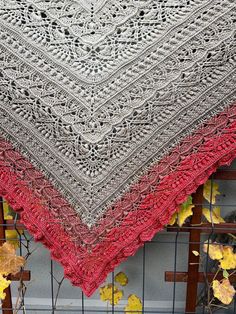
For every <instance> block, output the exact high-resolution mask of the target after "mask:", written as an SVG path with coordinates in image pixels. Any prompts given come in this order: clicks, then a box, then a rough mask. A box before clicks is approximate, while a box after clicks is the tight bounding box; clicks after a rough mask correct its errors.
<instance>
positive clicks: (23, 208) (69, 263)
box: [0, 105, 236, 296]
mask: <svg viewBox="0 0 236 314" xmlns="http://www.w3.org/2000/svg"><path fill="white" fill-rule="evenodd" d="M199 132H200V133H199ZM199 134H201V136H202V139H201V140H202V144H201V145H199V146H198V149H197V150H196V151H194V152H192V153H189V154H187V155H186V151H185V150H183V151H181V149H182V147H181V146H179V147H177V148H175V149H174V150H173V151H172V152H171V153H170V155H171V154H172V155H173V156H175V154H176V155H178V156H177V157H176V158H177V160H180V162H179V163H178V167H177V168H175V170H173V171H169V172H168V173H167V174H166V175H165V176H163V177H162V178H161V180H160V181H159V182H158V185H157V186H156V189H155V190H154V191H153V192H152V193H148V194H147V195H145V194H144V195H145V197H144V198H143V199H142V202H140V204H139V206H137V207H136V208H135V210H133V211H130V212H128V213H127V214H126V215H123V220H122V223H121V224H120V225H119V226H118V227H114V226H113V227H111V228H110V230H109V231H106V233H105V234H104V235H103V241H100V242H99V243H98V244H96V245H93V246H92V250H91V246H90V251H87V250H86V247H85V246H83V245H81V243H76V242H75V241H73V239H72V237H71V235H70V234H68V233H66V232H65V229H64V228H63V221H62V220H60V217H59V216H58V217H56V216H55V213H53V212H52V211H51V208H49V207H47V206H46V205H45V203H44V195H43V192H41V193H42V195H41V194H40V191H38V190H37V193H36V191H35V190H34V189H31V188H30V185H31V184H30V182H29V181H28V180H24V176H22V174H21V173H18V172H17V163H18V162H19V160H20V162H22V160H24V158H21V159H19V153H18V152H17V153H16V155H15V156H16V157H15V156H14V150H13V148H11V145H10V144H9V143H6V142H5V141H4V140H2V142H1V141H0V142H1V143H2V146H0V148H1V147H3V146H4V145H5V146H6V147H7V149H6V151H7V152H10V153H11V154H10V158H9V156H7V153H6V154H4V149H2V152H1V150H0V153H1V155H0V195H2V196H3V197H4V198H5V199H6V200H7V201H8V202H9V204H10V205H11V206H12V207H13V209H14V210H16V211H17V212H20V213H21V221H22V223H23V224H24V225H25V226H26V228H27V229H28V230H29V232H30V233H31V234H32V235H33V236H34V238H35V240H36V241H40V242H42V243H43V244H44V245H45V246H46V247H47V248H48V249H50V251H51V256H52V258H53V259H54V260H56V261H58V262H60V263H61V264H62V266H63V267H64V272H65V277H66V278H68V279H70V280H71V282H72V283H73V284H74V285H76V286H80V287H81V288H82V289H83V291H84V292H85V294H86V295H87V296H90V295H91V294H92V293H93V292H94V291H95V290H96V289H97V287H98V286H99V285H100V284H101V283H102V282H103V281H104V280H105V278H106V276H107V274H108V273H109V272H111V271H113V270H114V268H115V267H116V266H117V265H119V264H120V263H121V262H122V261H124V260H125V259H127V257H128V256H131V255H133V254H135V252H136V251H137V250H138V248H139V247H141V246H142V245H143V244H144V242H145V241H149V240H151V239H152V237H153V236H154V235H155V234H156V232H158V231H159V230H161V229H163V227H164V226H165V225H166V224H167V223H168V222H169V220H170V218H171V216H172V214H173V213H174V212H175V211H176V210H177V209H178V206H179V205H180V204H181V203H183V202H184V201H185V200H186V198H187V197H188V195H190V194H191V193H193V192H195V191H196V189H197V188H198V186H199V185H201V184H203V183H205V181H207V179H208V177H209V176H210V175H211V174H212V173H213V172H214V171H216V169H217V168H218V167H219V166H222V165H229V164H230V163H231V162H232V160H233V159H234V158H235V157H236V105H233V106H231V107H230V108H228V109H227V110H225V111H224V112H223V113H221V114H220V115H217V117H214V118H213V119H210V120H209V121H208V123H206V124H205V125H204V126H203V127H202V128H200V131H197V132H195V133H194V134H193V135H192V137H190V138H189V140H188V141H189V142H193V143H194V139H195V138H197V137H198V136H199ZM0 140H1V139H0ZM188 141H187V142H188ZM183 142H184V141H183ZM4 143H5V144H4ZM183 146H184V145H183ZM184 147H185V146H184ZM186 147H187V146H186ZM193 147H194V146H193ZM179 148H181V149H179ZM12 152H13V153H12ZM170 155H168V156H166V157H164V158H163V160H162V161H161V162H163V163H166V164H168V160H169V156H170ZM6 156H7V157H6ZM14 158H15V160H14ZM9 160H11V162H9ZM161 162H160V163H161ZM26 163H28V161H26ZM160 163H158V165H159V164H160ZM13 164H14V165H15V167H13V166H12V165H13ZM158 165H156V166H155V167H153V169H154V170H151V171H150V174H151V173H152V171H153V173H156V172H157V173H158ZM147 177H148V175H146V176H144V177H143V178H141V179H140V181H139V183H138V184H137V185H135V186H134V187H132V189H131V191H129V192H128V193H127V194H126V195H125V196H124V199H123V200H121V201H120V202H117V204H116V205H115V208H116V209H117V210H119V209H120V207H122V206H123V205H124V204H126V203H127V199H129V196H131V193H132V190H133V191H139V189H138V186H140V185H141V186H145V182H146V181H148V180H149V179H150V178H148V179H147ZM49 185H50V184H49ZM147 185H148V184H147ZM144 190H145V189H144ZM139 193H140V192H139ZM52 201H54V200H52ZM55 201H56V198H55ZM59 203H60V202H59ZM130 204H132V198H131V199H130ZM63 205H64V204H63ZM72 219H73V217H72ZM71 222H72V220H71ZM67 223H68V222H67ZM92 232H93V231H92V230H91V234H92ZM86 233H88V230H86V231H85V234H86ZM81 238H82V235H81Z"/></svg>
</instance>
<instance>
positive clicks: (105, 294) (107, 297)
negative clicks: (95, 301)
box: [100, 284, 123, 305]
mask: <svg viewBox="0 0 236 314" xmlns="http://www.w3.org/2000/svg"><path fill="white" fill-rule="evenodd" d="M112 286H113V285H112V284H108V285H106V286H103V287H101V288H100V299H101V300H102V301H109V302H110V304H111V305H112V301H114V305H116V304H118V303H119V301H120V299H121V298H122V297H123V291H122V290H119V288H118V287H117V286H113V289H112ZM112 292H113V293H114V297H113V298H112ZM112 299H113V300H112Z"/></svg>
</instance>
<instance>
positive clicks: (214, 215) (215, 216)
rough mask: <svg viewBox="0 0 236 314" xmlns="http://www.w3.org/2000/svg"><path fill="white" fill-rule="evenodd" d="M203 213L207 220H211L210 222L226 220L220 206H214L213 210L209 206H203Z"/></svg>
mask: <svg viewBox="0 0 236 314" xmlns="http://www.w3.org/2000/svg"><path fill="white" fill-rule="evenodd" d="M202 213H203V215H204V217H205V218H206V219H207V221H209V222H210V223H214V224H219V223H221V222H225V221H224V219H223V218H222V217H221V215H220V207H214V208H213V209H212V210H209V209H208V208H203V209H202Z"/></svg>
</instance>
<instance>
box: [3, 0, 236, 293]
mask: <svg viewBox="0 0 236 314" xmlns="http://www.w3.org/2000/svg"><path fill="white" fill-rule="evenodd" d="M234 2H235V1H234V0H214V1H210V0H158V1H156V0H155V1H154V0H145V1H144V0H141V1H140V0H126V1H121V0H111V1H106V0H90V1H85V0H73V1H70V0H66V1H61V0H0V109H1V115H0V138H1V144H0V149H1V153H2V155H1V158H2V159H1V162H2V163H1V164H0V169H1V171H2V172H1V175H2V182H4V184H3V183H1V182H0V185H2V194H4V195H5V196H6V197H8V198H9V200H10V202H11V203H13V205H15V208H16V210H17V209H19V210H20V211H22V219H23V221H24V223H25V224H26V225H27V227H28V228H29V230H30V231H31V232H32V233H33V234H35V236H36V238H37V239H41V240H42V241H43V242H44V243H45V245H47V246H48V247H50V248H51V249H52V254H53V256H54V257H56V258H57V259H58V260H60V261H61V262H62V264H63V266H64V267H65V272H66V275H67V276H69V277H70V278H71V280H72V282H73V283H74V284H76V285H80V286H82V287H83V289H84V291H85V292H86V293H87V294H88V295H90V294H91V293H92V292H93V291H94V289H96V287H97V286H98V284H99V283H100V282H102V280H103V279H104V278H105V276H106V275H107V273H108V272H109V271H110V270H112V269H114V266H115V265H117V264H118V263H119V262H121V261H122V260H123V259H124V258H125V257H126V256H129V255H131V254H133V253H134V252H135V251H136V250H137V248H138V247H139V246H140V245H142V243H143V241H144V240H145V239H150V238H151V237H152V235H153V234H154V233H155V232H156V231H158V230H159V229H161V228H162V227H163V225H164V224H165V223H166V222H167V220H168V219H169V218H170V215H171V213H173V212H174V211H175V210H176V208H177V204H178V203H180V202H181V201H183V199H185V198H186V195H187V194H188V193H191V192H192V191H194V190H195V189H196V186H197V185H198V181H199V182H200V181H201V180H200V178H201V177H202V178H203V179H202V181H204V180H206V178H207V175H209V173H211V172H212V171H214V169H215V168H216V167H217V166H218V165H219V164H223V163H227V162H229V161H230V160H231V159H232V158H233V156H234V154H233V150H234V148H235V147H234V145H235V144H234V142H233V139H234V131H235V129H234V127H233V126H232V125H234V124H233V123H234V119H235V106H234V105H232V104H234V103H235V101H236V93H235V86H236V76H235V56H236V51H235V50H236V49H235V48H236V45H235V42H236V41H235V20H236V14H235V13H236V7H235V3H234ZM225 130H227V131H225ZM222 141H224V142H225V143H226V144H225V145H226V147H225V148H222V150H220V147H221V144H222ZM208 154H209V156H208ZM203 155H204V156H203ZM204 160H205V161H204ZM184 161H186V164H184ZM204 162H205V164H204ZM190 164H191V165H192V166H191V167H196V169H195V170H196V171H195V170H194V172H191V175H192V177H191V179H189V178H188V175H190V174H188V172H185V170H184V169H185V168H184V167H185V166H186V167H187V168H186V169H189V168H188V167H190V166H189V165H190ZM203 164H204V165H203ZM186 171H187V170H186ZM172 173H173V176H172ZM177 178H178V180H179V182H178V183H176V182H177V181H176V180H177ZM187 178H188V180H187ZM165 180H166V181H165ZM165 182H166V183H165ZM182 182H183V184H182ZM186 182H188V184H186ZM191 182H192V185H191ZM165 184H167V185H166V186H165ZM171 184H174V185H175V184H176V185H177V186H178V188H176V191H177V192H176V194H173V195H172V194H171V193H169V191H170V190H169V189H170V185H171ZM199 184H200V183H199ZM171 189H172V190H173V189H175V188H173V186H172V187H171ZM157 200H158V201H157ZM157 203H158V205H157ZM46 217H47V219H46ZM56 230H57V231H56ZM147 230H148V231H147ZM51 233H53V234H54V236H53V237H52V240H50V242H49V240H48V239H49V235H50V236H51ZM56 235H57V238H55V237H56ZM59 239H60V241H61V243H62V246H63V249H64V252H65V253H63V252H62V247H61V248H60V245H59ZM99 264H100V266H99Z"/></svg>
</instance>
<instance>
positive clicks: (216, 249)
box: [203, 241, 223, 260]
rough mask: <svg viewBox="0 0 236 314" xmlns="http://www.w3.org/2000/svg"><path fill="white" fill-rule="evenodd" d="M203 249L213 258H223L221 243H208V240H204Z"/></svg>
mask: <svg viewBox="0 0 236 314" xmlns="http://www.w3.org/2000/svg"><path fill="white" fill-rule="evenodd" d="M203 251H204V252H205V253H208V254H209V256H210V258H211V259H213V260H215V259H216V260H221V259H222V258H223V252H222V245H220V244H218V243H210V242H209V243H208V241H205V243H204V245H203Z"/></svg>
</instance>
